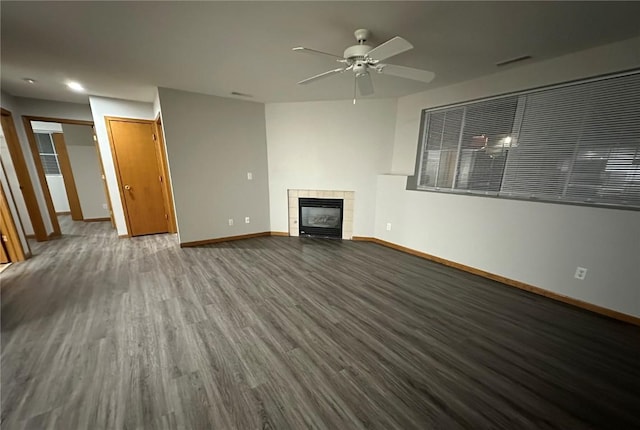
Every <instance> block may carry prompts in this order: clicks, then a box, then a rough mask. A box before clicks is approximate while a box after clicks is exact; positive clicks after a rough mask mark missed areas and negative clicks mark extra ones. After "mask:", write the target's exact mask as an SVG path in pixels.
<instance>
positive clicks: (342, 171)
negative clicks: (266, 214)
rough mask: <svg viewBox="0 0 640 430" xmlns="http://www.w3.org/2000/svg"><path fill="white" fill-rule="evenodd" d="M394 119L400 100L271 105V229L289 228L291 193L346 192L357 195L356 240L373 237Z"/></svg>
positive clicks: (388, 166) (269, 110)
mask: <svg viewBox="0 0 640 430" xmlns="http://www.w3.org/2000/svg"><path fill="white" fill-rule="evenodd" d="M395 117H396V100H395V99H382V100H359V101H358V103H357V104H356V105H354V104H353V103H352V102H351V101H346V100H345V101H330V102H304V103H273V104H267V106H266V120H267V148H268V152H269V196H270V211H271V230H272V231H282V232H286V231H288V229H289V225H288V219H289V218H288V200H287V189H313V190H345V191H355V201H354V219H353V234H354V236H372V235H373V232H374V223H373V221H374V218H373V214H374V213H375V198H376V175H378V174H380V173H386V172H389V170H390V168H391V155H392V150H393V133H394V126H395Z"/></svg>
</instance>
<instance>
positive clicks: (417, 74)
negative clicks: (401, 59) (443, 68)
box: [377, 64, 436, 82]
mask: <svg viewBox="0 0 640 430" xmlns="http://www.w3.org/2000/svg"><path fill="white" fill-rule="evenodd" d="M377 70H378V71H379V72H380V73H383V74H385V75H392V76H397V77H399V78H405V79H411V80H413V81H420V82H431V81H432V80H433V78H435V77H436V74H435V73H433V72H430V71H428V70H421V69H414V68H412V67H404V66H396V65H395V64H379V65H378V67H377Z"/></svg>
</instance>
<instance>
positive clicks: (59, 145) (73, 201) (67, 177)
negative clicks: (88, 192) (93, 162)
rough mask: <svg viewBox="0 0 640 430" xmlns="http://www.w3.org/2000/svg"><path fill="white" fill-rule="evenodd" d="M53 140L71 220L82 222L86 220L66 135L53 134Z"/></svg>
mask: <svg viewBox="0 0 640 430" xmlns="http://www.w3.org/2000/svg"><path fill="white" fill-rule="evenodd" d="M51 140H52V141H53V146H54V147H55V149H56V154H58V165H59V166H60V174H61V175H62V181H63V182H64V190H65V191H66V193H67V200H68V201H69V211H70V212H71V219H72V220H74V221H82V220H84V216H83V215H82V207H81V206H80V198H79V197H78V189H77V188H76V180H75V178H74V177H73V169H72V168H71V160H69V153H68V152H67V144H66V143H65V141H64V133H51Z"/></svg>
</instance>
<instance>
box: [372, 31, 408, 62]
mask: <svg viewBox="0 0 640 430" xmlns="http://www.w3.org/2000/svg"><path fill="white" fill-rule="evenodd" d="M409 49H413V45H412V44H410V43H409V42H407V41H406V40H405V39H403V38H402V37H400V36H396V37H394V38H393V39H389V40H387V41H386V42H384V43H383V44H382V45H378V46H376V47H375V48H373V49H372V50H371V51H369V53H368V54H367V57H369V58H371V59H373V60H384V59H386V58H389V57H393V56H394V55H398V54H401V53H403V52H405V51H408V50H409Z"/></svg>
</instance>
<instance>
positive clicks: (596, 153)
mask: <svg viewBox="0 0 640 430" xmlns="http://www.w3.org/2000/svg"><path fill="white" fill-rule="evenodd" d="M423 115H424V117H423V121H422V123H423V129H422V131H421V140H422V142H421V145H420V148H419V154H418V155H419V157H420V158H419V163H418V169H419V170H418V178H417V179H418V189H422V190H429V191H441V192H456V193H470V194H480V195H488V196H496V197H506V198H519V199H537V200H543V201H552V202H566V203H581V204H594V205H611V206H619V207H628V208H637V209H640V71H637V72H634V73H630V74H626V75H618V76H610V77H606V78H601V79H597V80H589V81H582V82H577V83H571V84H567V85H563V86H556V87H552V88H546V89H540V90H534V91H528V92H522V93H519V94H511V95H507V96H503V97H497V98H492V99H487V100H481V101H477V102H472V103H468V104H463V105H457V106H452V107H445V108H439V109H432V110H425V111H423Z"/></svg>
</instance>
